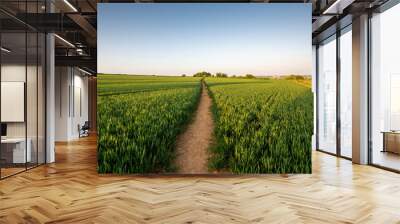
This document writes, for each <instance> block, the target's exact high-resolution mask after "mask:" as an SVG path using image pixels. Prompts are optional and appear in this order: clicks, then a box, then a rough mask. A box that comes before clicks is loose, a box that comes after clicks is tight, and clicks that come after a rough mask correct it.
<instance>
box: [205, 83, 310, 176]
mask: <svg viewBox="0 0 400 224" xmlns="http://www.w3.org/2000/svg"><path fill="white" fill-rule="evenodd" d="M205 81H206V83H207V85H208V86H209V91H210V93H211V95H212V98H213V101H214V116H215V122H216V128H215V136H216V138H217V143H216V145H215V146H214V147H212V148H211V150H212V152H213V157H212V159H211V161H210V167H211V168H212V169H229V170H230V171H232V172H234V173H310V172H311V151H310V150H311V136H312V132H313V123H312V122H313V103H312V102H313V95H312V92H311V90H310V89H309V88H307V87H304V86H302V85H299V84H297V83H296V82H293V81H287V80H262V79H250V80H246V79H226V78H221V79H218V78H207V79H206V80H205Z"/></svg>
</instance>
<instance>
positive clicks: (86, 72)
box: [78, 67, 92, 75]
mask: <svg viewBox="0 0 400 224" xmlns="http://www.w3.org/2000/svg"><path fill="white" fill-rule="evenodd" d="M78 70H79V71H81V72H83V73H85V74H87V75H92V73H90V72H88V71H85V70H83V69H81V68H79V67H78Z"/></svg>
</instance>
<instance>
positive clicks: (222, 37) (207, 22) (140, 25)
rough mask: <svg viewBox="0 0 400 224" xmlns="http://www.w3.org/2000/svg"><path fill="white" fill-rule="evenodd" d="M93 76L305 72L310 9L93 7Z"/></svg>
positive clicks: (243, 5) (285, 6) (307, 70)
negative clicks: (95, 60)
mask: <svg viewBox="0 0 400 224" xmlns="http://www.w3.org/2000/svg"><path fill="white" fill-rule="evenodd" d="M97 43H98V71H99V72H100V73H115V74H140V75H146V74H148V75H153V74H156V75H181V74H188V75H192V74H193V73H196V72H199V71H208V72H212V73H215V72H224V73H227V74H229V75H242V74H248V73H250V74H254V75H258V76H260V75H280V74H302V75H310V74H311V4H293V3H291V4H263V3H252V4H251V3H233V4H228V3H222V4H217V3H214V4H212V3H209V4H204V3H201V4H188V3H186V4H160V3H155V4H152V3H144V4H129V3H127V4H124V3H114V4H110V3H103V4H98V38H97Z"/></svg>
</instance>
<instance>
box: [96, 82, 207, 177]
mask: <svg viewBox="0 0 400 224" xmlns="http://www.w3.org/2000/svg"><path fill="white" fill-rule="evenodd" d="M98 80H99V96H98V119H97V120H98V130H99V138H98V171H99V172H100V173H155V172H171V171H174V169H175V167H174V166H173V162H172V160H173V159H174V156H175V155H174V144H175V139H176V136H177V135H178V134H179V133H180V132H181V131H182V129H183V128H184V126H185V125H186V123H187V122H188V121H189V120H190V118H191V115H192V113H193V111H194V110H195V108H196V105H197V101H198V98H199V93H200V79H198V78H197V79H195V78H179V77H176V78H174V77H169V78H164V77H141V76H126V75H113V76H110V75H98ZM119 84H122V85H119Z"/></svg>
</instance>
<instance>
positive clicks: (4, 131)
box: [1, 123, 7, 136]
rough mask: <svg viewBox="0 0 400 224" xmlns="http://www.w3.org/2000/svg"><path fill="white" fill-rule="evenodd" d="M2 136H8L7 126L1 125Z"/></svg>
mask: <svg viewBox="0 0 400 224" xmlns="http://www.w3.org/2000/svg"><path fill="white" fill-rule="evenodd" d="M1 136H7V124H4V123H2V124H1Z"/></svg>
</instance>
